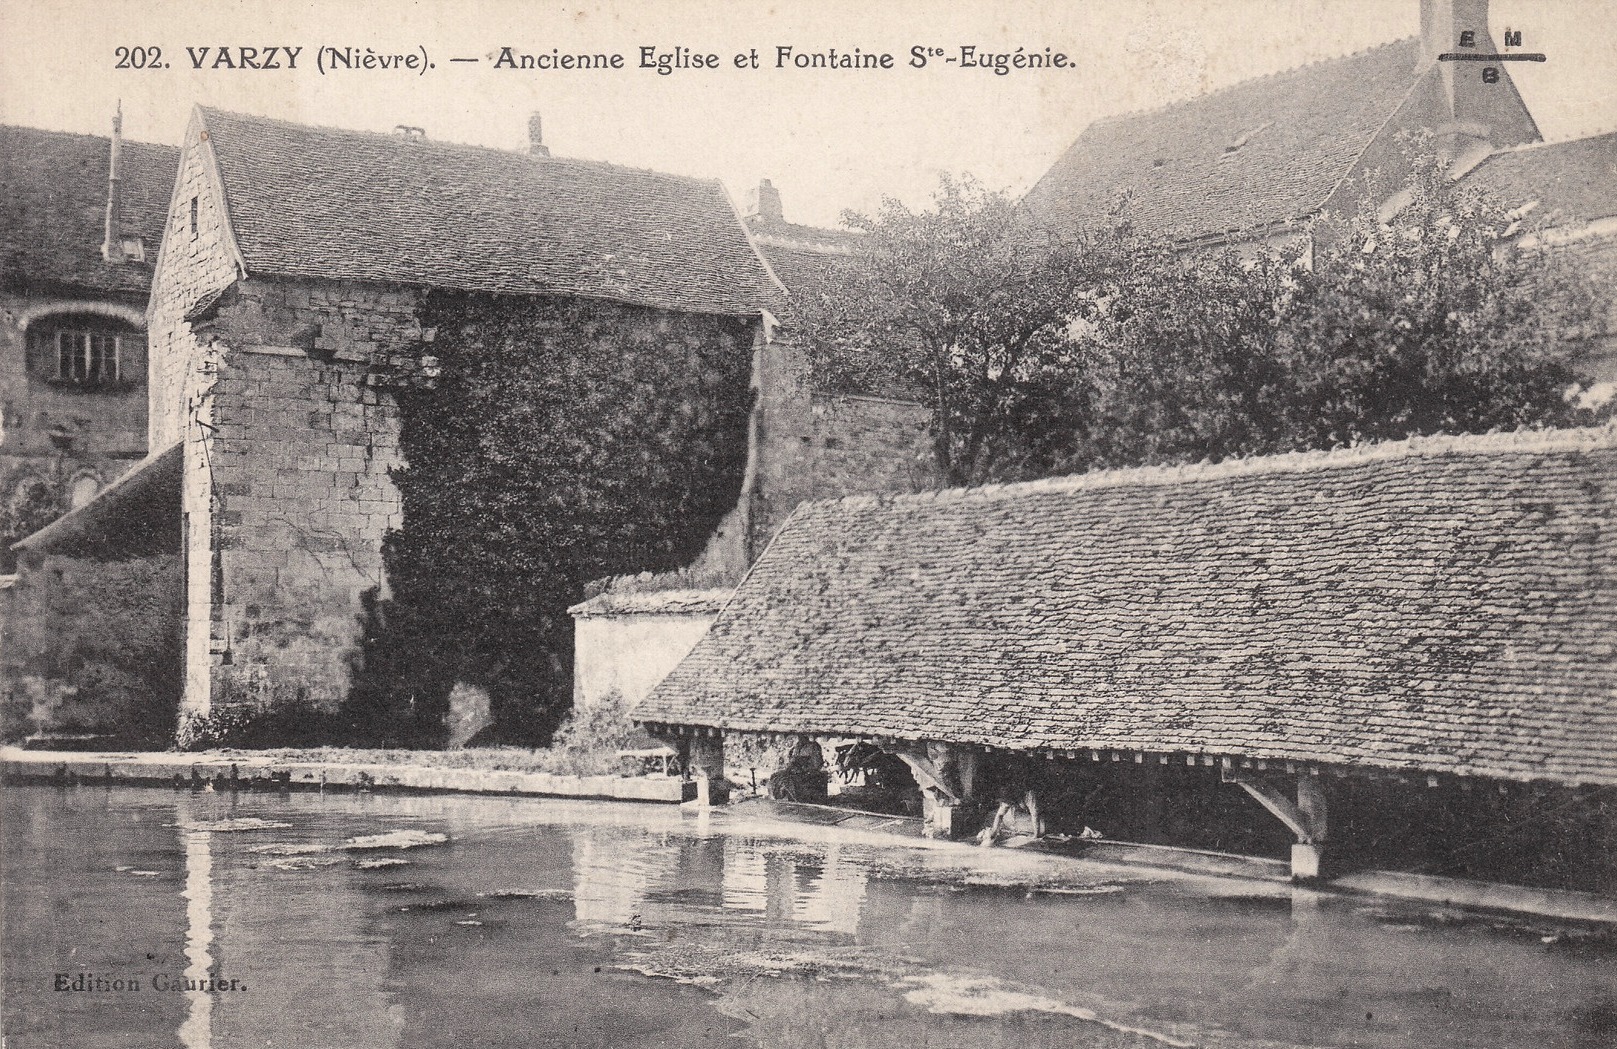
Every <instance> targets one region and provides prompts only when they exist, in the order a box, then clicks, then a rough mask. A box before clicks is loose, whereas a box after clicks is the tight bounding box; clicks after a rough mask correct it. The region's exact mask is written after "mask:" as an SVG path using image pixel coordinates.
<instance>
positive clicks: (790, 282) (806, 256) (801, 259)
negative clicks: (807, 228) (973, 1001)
mask: <svg viewBox="0 0 1617 1049" xmlns="http://www.w3.org/2000/svg"><path fill="white" fill-rule="evenodd" d="M758 250H759V251H760V252H762V253H763V256H764V258H766V259H768V260H769V268H770V269H772V270H774V271H775V276H777V277H779V278H780V282H781V283H782V284H784V285H786V290H787V291H788V292H789V293H791V294H792V295H793V296H797V295H809V294H813V292H814V289H815V288H817V287H819V286H820V285H821V284H822V283H824V281H825V280H826V278H827V277H828V276H829V275H830V272H831V270H832V268H833V267H835V266H836V265H837V264H838V263H841V262H845V261H846V260H847V259H848V258H849V254H848V253H847V252H845V251H823V250H817V249H815V248H811V247H804V246H801V245H798V244H791V243H787V242H784V241H778V240H763V239H760V240H759V241H758Z"/></svg>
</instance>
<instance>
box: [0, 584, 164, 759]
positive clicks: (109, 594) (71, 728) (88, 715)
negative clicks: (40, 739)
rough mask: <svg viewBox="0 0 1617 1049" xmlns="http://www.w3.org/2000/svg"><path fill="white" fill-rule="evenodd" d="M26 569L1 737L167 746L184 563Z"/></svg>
mask: <svg viewBox="0 0 1617 1049" xmlns="http://www.w3.org/2000/svg"><path fill="white" fill-rule="evenodd" d="M20 569H21V570H20V572H19V574H18V576H17V580H16V584H15V585H14V586H12V587H11V588H9V589H8V590H7V591H6V596H7V597H9V599H10V603H11V608H10V610H9V611H10V614H8V615H7V616H6V617H5V620H4V625H3V632H0V681H3V682H4V690H5V695H4V705H3V717H0V721H3V726H0V737H3V738H4V740H5V741H7V742H13V741H15V740H17V739H20V738H22V737H23V736H26V735H28V734H29V733H32V732H46V733H89V734H95V735H104V736H108V737H111V739H112V741H116V742H119V743H123V744H128V745H148V746H153V745H155V746H161V745H163V744H164V743H166V742H168V740H169V738H170V734H171V733H172V730H173V726H174V713H175V708H176V705H177V704H178V701H179V678H178V673H177V671H178V667H179V649H180V636H179V635H180V631H179V625H180V611H181V605H182V602H183V597H182V586H181V571H180V560H179V557H178V556H177V555H176V554H171V553H164V554H155V555H151V556H147V557H134V558H128V559H125V560H114V561H108V560H98V559H90V558H77V557H67V556H63V555H59V554H50V555H39V554H35V555H32V556H30V557H29V558H28V559H27V560H26V561H25V562H24V564H23V565H22V566H20Z"/></svg>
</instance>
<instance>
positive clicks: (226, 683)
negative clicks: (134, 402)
mask: <svg viewBox="0 0 1617 1049" xmlns="http://www.w3.org/2000/svg"><path fill="white" fill-rule="evenodd" d="M192 134H193V136H194V135H195V134H196V129H195V128H194V127H193V129H192ZM188 146H189V148H188V149H187V151H186V153H185V154H184V155H185V157H186V160H185V162H184V163H183V164H182V168H181V172H180V177H179V182H178V188H177V189H176V192H175V198H174V206H173V208H172V209H171V214H170V227H169V229H168V232H167V236H166V237H165V240H164V251H163V256H162V259H161V261H160V263H159V267H158V274H157V279H156V283H155V286H154V290H153V296H152V303H151V314H150V315H151V332H152V336H151V352H152V382H151V441H152V446H153V447H154V448H160V447H165V446H167V445H169V444H172V443H173V442H175V441H184V442H185V445H186V450H185V478H184V495H183V498H182V503H183V513H184V520H185V522H186V526H185V538H186V541H185V547H186V553H185V558H186V581H187V594H186V613H185V618H186V631H185V634H186V654H185V666H186V675H185V692H184V702H183V710H184V711H185V712H186V713H188V714H191V715H206V714H207V713H209V711H210V710H211V709H212V707H213V706H214V705H215V704H226V705H229V704H236V703H255V704H263V703H268V702H275V701H280V700H286V699H298V700H306V701H310V702H313V703H316V704H319V705H321V706H325V707H328V708H329V707H332V706H334V705H335V704H336V703H338V702H339V701H340V700H341V699H342V697H343V696H344V695H345V694H346V692H347V687H348V673H349V671H348V667H347V664H346V657H348V656H349V655H351V654H352V653H353V651H354V650H355V648H356V645H357V636H358V632H359V629H360V617H361V614H362V610H361V603H360V595H362V594H363V593H364V592H365V591H367V590H371V589H375V588H380V587H381V586H382V585H383V578H382V563H381V543H382V537H383V535H384V534H385V533H386V532H387V530H388V529H389V528H391V527H396V526H397V525H398V524H399V521H400V515H399V505H398V494H397V492H396V490H395V489H394V487H393V484H392V481H391V480H390V478H389V476H388V471H389V470H390V469H391V468H392V467H393V466H395V465H398V463H399V456H398V430H399V425H398V411H397V408H396V406H395V404H394V401H393V397H392V394H391V392H390V391H389V390H388V388H387V386H386V384H385V382H384V376H385V375H387V374H388V373H389V372H390V368H389V363H388V359H387V355H388V354H401V353H402V354H403V355H405V356H407V357H408V356H419V353H418V347H419V344H420V341H421V330H420V327H419V325H418V324H417V323H416V320H415V311H416V307H417V298H418V296H417V293H416V292H414V291H411V290H408V289H399V288H390V287H386V286H375V285H361V284H353V283H336V282H316V281H290V280H277V279H274V278H246V279H242V277H241V267H240V265H239V260H238V259H237V258H236V257H235V254H234V246H233V244H232V242H231V239H230V233H229V229H228V227H227V225H226V220H225V212H224V208H223V207H222V204H221V201H220V197H219V192H218V187H217V186H216V185H215V184H214V182H213V181H212V178H211V175H210V173H209V171H208V170H207V166H206V165H205V164H204V163H202V158H203V149H202V148H201V147H202V144H201V143H199V142H196V141H193V142H191V143H189V144H188ZM193 199H194V200H195V201H196V205H195V207H194V209H193V207H192V204H191V202H192V200H193ZM193 213H194V214H195V216H196V226H195V230H194V232H193V229H192V225H191V215H192V214H193Z"/></svg>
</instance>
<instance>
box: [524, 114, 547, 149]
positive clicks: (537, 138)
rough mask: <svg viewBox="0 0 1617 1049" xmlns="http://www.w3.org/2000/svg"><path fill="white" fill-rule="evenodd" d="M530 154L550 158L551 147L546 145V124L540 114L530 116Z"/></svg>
mask: <svg viewBox="0 0 1617 1049" xmlns="http://www.w3.org/2000/svg"><path fill="white" fill-rule="evenodd" d="M528 152H529V153H531V154H532V155H533V156H536V157H548V156H550V147H549V146H547V145H545V122H544V120H543V119H541V118H540V116H539V114H538V113H530V114H529V115H528Z"/></svg>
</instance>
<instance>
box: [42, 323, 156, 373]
mask: <svg viewBox="0 0 1617 1049" xmlns="http://www.w3.org/2000/svg"><path fill="white" fill-rule="evenodd" d="M28 356H29V362H28V364H29V369H28V370H29V371H30V372H32V373H33V375H34V376H35V377H37V378H40V379H44V380H45V381H46V382H50V383H55V384H58V385H62V386H76V387H81V388H84V389H104V388H107V387H112V386H125V385H130V384H133V383H135V382H138V381H139V379H140V376H141V373H142V372H143V371H144V370H145V365H146V338H145V336H144V335H142V334H141V333H140V332H139V331H138V330H136V329H135V328H133V327H132V326H130V325H125V324H120V323H119V322H118V321H115V320H112V319H111V318H107V317H100V316H95V315H74V316H63V317H56V318H51V319H50V320H48V321H43V322H40V323H38V324H36V325H33V326H31V327H30V328H29V330H28Z"/></svg>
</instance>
